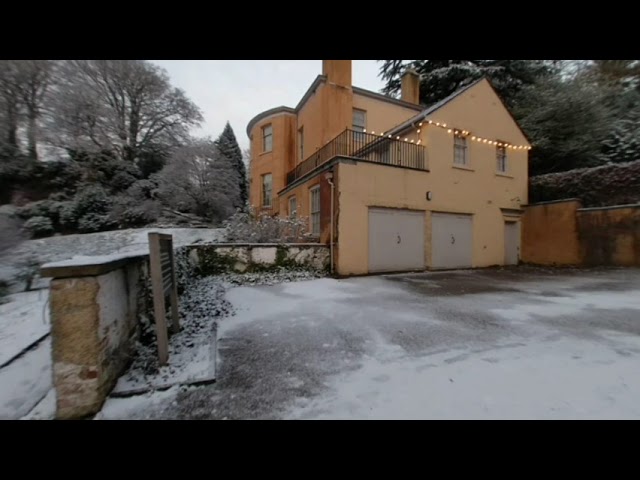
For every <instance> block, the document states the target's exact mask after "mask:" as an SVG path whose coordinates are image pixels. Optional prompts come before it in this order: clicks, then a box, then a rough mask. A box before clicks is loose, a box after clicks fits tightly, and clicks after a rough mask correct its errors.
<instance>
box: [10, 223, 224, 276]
mask: <svg viewBox="0 0 640 480" xmlns="http://www.w3.org/2000/svg"><path fill="white" fill-rule="evenodd" d="M149 232H162V233H167V234H170V235H173V243H174V246H176V247H179V246H183V245H190V244H194V243H213V242H217V241H220V240H221V239H222V238H223V237H224V232H225V230H224V229H220V228H138V229H129V230H114V231H111V232H99V233H86V234H75V235H59V236H55V237H48V238H43V239H38V240H28V241H25V242H23V243H22V244H20V245H19V246H18V247H16V248H15V249H14V250H12V251H10V252H9V253H8V254H6V255H5V256H4V258H2V259H0V280H2V279H5V280H10V279H13V278H14V277H15V275H16V273H17V271H18V270H19V268H20V264H21V262H23V261H24V260H25V259H26V258H28V257H29V256H34V257H35V258H36V260H37V262H38V263H39V264H44V263H48V262H59V261H62V260H68V259H70V258H73V257H76V256H78V257H86V256H104V255H114V254H127V253H148V251H149V240H148V234H149Z"/></svg>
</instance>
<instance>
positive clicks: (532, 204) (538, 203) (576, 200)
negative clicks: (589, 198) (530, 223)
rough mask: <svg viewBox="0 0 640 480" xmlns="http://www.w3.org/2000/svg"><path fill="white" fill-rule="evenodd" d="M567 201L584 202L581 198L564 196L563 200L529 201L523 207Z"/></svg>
mask: <svg viewBox="0 0 640 480" xmlns="http://www.w3.org/2000/svg"><path fill="white" fill-rule="evenodd" d="M565 202H580V203H582V200H580V199H579V198H563V199H561V200H549V201H548V202H537V203H529V204H527V205H522V206H523V207H536V206H538V205H549V204H551V203H565Z"/></svg>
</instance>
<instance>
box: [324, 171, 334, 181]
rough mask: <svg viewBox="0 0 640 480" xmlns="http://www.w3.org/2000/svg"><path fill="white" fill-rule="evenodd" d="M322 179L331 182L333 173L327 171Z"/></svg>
mask: <svg viewBox="0 0 640 480" xmlns="http://www.w3.org/2000/svg"><path fill="white" fill-rule="evenodd" d="M324 178H325V179H327V180H331V179H332V178H333V172H331V171H329V172H327V173H325V174H324Z"/></svg>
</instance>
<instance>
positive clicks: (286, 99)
mask: <svg viewBox="0 0 640 480" xmlns="http://www.w3.org/2000/svg"><path fill="white" fill-rule="evenodd" d="M153 63H156V64H158V65H160V66H161V67H164V68H165V69H166V70H167V72H168V73H169V76H170V77H171V81H172V83H173V85H175V86H176V87H180V88H182V89H183V90H184V91H185V92H186V94H187V96H188V97H189V98H190V99H191V100H192V101H193V102H195V103H196V105H198V106H199V107H200V108H201V109H202V112H203V116H204V122H203V124H202V128H200V129H198V130H196V131H194V132H193V133H194V134H196V135H202V136H211V137H213V138H214V139H215V138H216V137H217V136H218V135H219V134H220V133H221V132H222V129H223V128H224V125H225V123H226V122H227V120H228V121H229V122H231V126H232V127H233V131H234V132H235V134H236V137H237V138H238V143H239V144H240V148H242V149H243V150H244V149H245V148H247V147H248V146H249V139H248V138H247V134H246V133H245V130H246V128H247V124H248V123H249V120H251V119H252V118H253V117H254V116H255V115H257V114H258V113H260V112H263V111H264V110H268V109H270V108H273V107H279V106H281V105H286V106H288V107H295V106H296V105H297V104H298V102H299V101H300V99H301V98H302V96H303V95H304V93H305V92H306V91H307V89H308V88H309V86H310V85H311V83H312V82H313V80H314V79H315V78H316V76H317V75H319V74H321V73H322V60H154V61H153ZM379 66H380V64H379V63H378V62H376V61H375V60H354V61H353V84H354V85H356V86H358V87H360V88H365V89H367V90H373V91H375V92H378V91H380V89H381V88H382V87H383V82H382V81H381V80H380V78H379V77H378V72H379Z"/></svg>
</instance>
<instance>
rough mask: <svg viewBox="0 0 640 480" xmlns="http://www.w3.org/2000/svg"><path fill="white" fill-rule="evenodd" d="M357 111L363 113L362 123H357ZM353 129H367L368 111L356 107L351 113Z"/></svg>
mask: <svg viewBox="0 0 640 480" xmlns="http://www.w3.org/2000/svg"><path fill="white" fill-rule="evenodd" d="M356 113H362V125H359V124H356ZM351 129H352V130H354V131H356V132H364V131H365V130H366V129H367V111H366V110H362V109H360V108H354V109H353V112H352V114H351Z"/></svg>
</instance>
